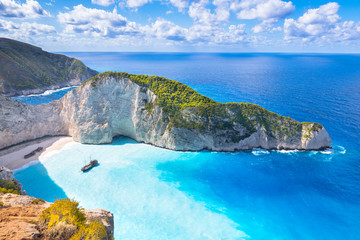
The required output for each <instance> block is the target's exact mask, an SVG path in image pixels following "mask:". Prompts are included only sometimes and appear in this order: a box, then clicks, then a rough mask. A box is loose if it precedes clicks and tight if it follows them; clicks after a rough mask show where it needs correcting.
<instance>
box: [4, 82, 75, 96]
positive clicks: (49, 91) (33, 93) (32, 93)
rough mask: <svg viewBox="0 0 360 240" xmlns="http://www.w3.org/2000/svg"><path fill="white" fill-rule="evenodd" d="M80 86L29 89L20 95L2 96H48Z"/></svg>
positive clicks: (8, 94) (7, 94)
mask: <svg viewBox="0 0 360 240" xmlns="http://www.w3.org/2000/svg"><path fill="white" fill-rule="evenodd" d="M79 86H80V85H72V86H65V87H59V88H53V89H52V88H49V89H40V90H41V91H39V89H31V90H21V91H23V92H21V93H22V94H11V93H5V94H4V95H5V96H7V97H12V98H13V97H33V96H40V95H49V94H52V93H55V92H60V91H62V90H66V89H69V88H77V87H79Z"/></svg>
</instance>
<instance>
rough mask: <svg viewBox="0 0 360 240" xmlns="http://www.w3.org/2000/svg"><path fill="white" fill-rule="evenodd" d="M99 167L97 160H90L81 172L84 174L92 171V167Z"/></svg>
mask: <svg viewBox="0 0 360 240" xmlns="http://www.w3.org/2000/svg"><path fill="white" fill-rule="evenodd" d="M97 165H99V162H98V161H97V160H91V161H90V163H89V164H86V165H85V166H83V167H82V168H81V171H83V172H86V171H89V170H90V169H92V168H93V167H95V166H97Z"/></svg>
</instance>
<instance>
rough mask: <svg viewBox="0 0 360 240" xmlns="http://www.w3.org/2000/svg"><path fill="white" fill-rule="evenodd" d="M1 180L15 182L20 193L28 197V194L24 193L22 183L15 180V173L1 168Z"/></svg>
mask: <svg viewBox="0 0 360 240" xmlns="http://www.w3.org/2000/svg"><path fill="white" fill-rule="evenodd" d="M1 180H6V181H10V182H13V183H14V184H15V186H16V188H17V189H18V190H19V192H20V193H21V194H22V195H26V192H25V191H22V185H21V183H20V182H19V181H18V180H17V179H16V178H14V173H13V172H12V171H11V170H10V169H8V168H6V167H0V181H1Z"/></svg>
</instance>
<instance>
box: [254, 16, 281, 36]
mask: <svg viewBox="0 0 360 240" xmlns="http://www.w3.org/2000/svg"><path fill="white" fill-rule="evenodd" d="M277 22H278V20H277V19H275V18H271V19H267V20H264V21H262V22H261V23H259V24H257V25H255V26H254V27H253V28H252V29H251V31H252V32H253V33H268V32H276V31H281V30H282V28H281V27H276V28H274V25H275V24H276V23H277Z"/></svg>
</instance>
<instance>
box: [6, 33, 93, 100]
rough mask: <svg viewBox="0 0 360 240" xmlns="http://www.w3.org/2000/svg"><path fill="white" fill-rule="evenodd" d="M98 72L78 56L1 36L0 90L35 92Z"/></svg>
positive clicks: (56, 86)
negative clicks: (46, 49) (53, 51)
mask: <svg viewBox="0 0 360 240" xmlns="http://www.w3.org/2000/svg"><path fill="white" fill-rule="evenodd" d="M97 73H98V72H96V71H94V70H92V69H90V68H88V67H86V66H85V65H84V64H83V63H82V62H81V61H80V60H78V59H75V58H69V57H67V56H64V55H61V54H53V53H49V52H46V51H43V50H42V49H41V48H39V47H35V46H32V45H30V44H27V43H23V42H19V41H15V40H12V39H7V38H0V94H5V95H8V96H15V95H28V94H38V93H43V92H45V91H46V90H50V89H59V88H64V87H70V86H74V85H80V84H81V83H82V82H83V81H85V80H86V79H88V78H89V77H92V76H95V75H96V74H97Z"/></svg>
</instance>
